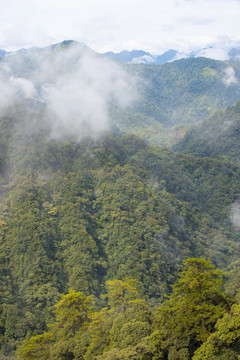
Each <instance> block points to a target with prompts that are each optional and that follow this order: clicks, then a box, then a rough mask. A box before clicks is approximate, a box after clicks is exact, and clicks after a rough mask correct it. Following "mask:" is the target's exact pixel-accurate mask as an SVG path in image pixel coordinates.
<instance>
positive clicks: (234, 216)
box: [230, 201, 240, 229]
mask: <svg viewBox="0 0 240 360" xmlns="http://www.w3.org/2000/svg"><path fill="white" fill-rule="evenodd" d="M230 220H231V222H232V224H233V225H234V226H235V227H236V228H238V229H240V202H238V201H237V202H235V203H234V204H232V205H231V208H230Z"/></svg>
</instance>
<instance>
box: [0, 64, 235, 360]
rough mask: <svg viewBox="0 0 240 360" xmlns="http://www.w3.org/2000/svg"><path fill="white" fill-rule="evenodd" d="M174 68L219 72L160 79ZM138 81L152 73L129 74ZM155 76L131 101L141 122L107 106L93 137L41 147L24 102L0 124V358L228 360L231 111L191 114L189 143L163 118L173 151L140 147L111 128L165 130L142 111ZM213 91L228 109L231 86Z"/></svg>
mask: <svg viewBox="0 0 240 360" xmlns="http://www.w3.org/2000/svg"><path fill="white" fill-rule="evenodd" d="M25 60H26V59H25ZM186 63H189V64H190V63H191V64H192V66H193V65H194V64H195V65H194V66H196V69H200V70H199V71H200V72H201V73H202V71H203V70H202V69H201V66H203V67H204V69H205V70H204V74H205V73H206V74H207V76H210V75H209V74H210V73H211V71H210V70H208V71H207V70H206V66H207V65H206V64H207V63H208V64H210V63H211V66H213V65H214V66H218V68H216V69H215V71H216V73H218V74H220V73H221V71H223V70H221V69H224V68H225V66H226V63H223V62H215V61H213V62H211V61H210V60H207V59H190V60H181V61H179V62H175V63H174V64H166V74H169V73H168V71H169V69H171V71H173V72H174V69H177V68H179V69H180V70H179V74H182V76H183V77H184V76H185V75H184V74H185V73H184V69H186V66H185V65H186ZM201 64H202V65H201ZM233 66H234V67H235V71H236V76H239V75H238V73H237V69H238V67H239V64H238V63H236V64H234V65H233ZM126 67H128V66H126ZM190 68H191V66H190ZM163 69H164V67H158V66H156V73H155V75H154V74H152V77H153V79H155V80H156V81H157V79H158V76H159V74H158V73H159V72H162V75H161V76H163V75H164V71H163ZM19 71H20V70H19ZM144 71H145V72H146V74H149V73H151V72H153V68H151V66H146V68H144V67H143V66H142V65H134V66H133V67H132V68H131V73H134V72H135V73H138V74H139V72H144ZM194 71H195V70H194ZM216 73H214V74H215V75H216ZM186 74H187V70H186ZM206 74H205V75H206ZM205 75H204V76H205ZM215 75H214V76H215ZM138 76H139V75H138ZM146 76H147V77H149V75H146ZM165 76H166V84H165V85H166V87H165V86H163V85H162V90H161V91H160V90H157V89H158V86H157V85H156V84H155V85H156V91H158V95H156V98H154V96H153V94H151V96H150V95H149V92H146V94H148V95H147V96H146V94H145V98H146V99H147V98H148V97H149V101H150V98H151V99H152V100H151V101H152V102H153V104H152V109H153V110H152V111H153V112H154V113H153V112H152V113H151V106H150V105H149V103H148V105H146V102H144V101H143V100H142V102H141V101H140V102H139V103H138V104H135V105H134V106H135V108H133V107H132V108H130V109H128V110H123V109H120V107H118V106H116V104H113V103H112V104H111V106H112V107H111V116H112V117H111V124H112V126H111V127H109V128H108V129H106V130H105V131H102V133H101V136H84V137H82V138H81V139H79V138H78V137H77V136H74V135H73V133H72V132H71V133H66V135H65V136H64V137H63V136H62V137H57V138H54V137H52V136H51V135H52V132H51V131H52V128H51V124H50V123H49V117H50V111H49V109H47V107H46V106H45V105H42V104H41V103H39V102H38V101H35V102H34V101H33V99H32V100H31V101H30V100H29V101H25V102H21V103H20V102H17V101H16V102H15V103H14V104H11V106H10V105H9V106H8V108H7V110H6V111H5V112H4V114H2V115H1V117H0V130H1V131H0V247H1V252H0V347H1V355H0V359H1V360H6V359H11V360H15V359H18V360H33V359H41V360H47V359H49V360H73V359H79V360H80V359H81V360H103V359H104V360H127V359H133V360H134V359H135V360H140V359H141V360H148V359H149V360H158V359H159V360H168V359H169V360H190V359H193V360H204V359H206V360H207V359H209V360H217V359H224V360H225V359H229V360H235V359H236V360H237V359H238V357H239V356H240V351H239V349H240V320H239V311H240V305H239V301H240V261H239V253H240V200H239V199H240V163H239V147H240V144H239V136H238V134H239V119H240V113H239V103H237V104H236V105H234V106H232V107H231V108H228V109H226V110H221V111H217V112H215V113H213V115H211V116H210V117H209V118H207V119H206V120H202V119H204V116H205V115H206V116H207V115H208V114H207V112H205V113H204V115H201V114H200V113H199V117H198V118H196V119H195V120H194V118H193V119H192V121H191V122H192V123H194V122H196V124H193V125H191V128H190V129H189V131H187V130H186V127H185V125H186V123H187V122H188V123H189V122H190V120H188V119H187V115H186V119H185V121H182V123H181V122H180V120H179V122H178V120H176V119H175V118H174V117H172V123H171V122H169V126H170V127H171V126H172V125H173V124H174V126H175V125H176V124H180V125H181V126H183V128H184V133H185V132H186V131H187V132H186V135H185V136H183V135H182V136H180V138H179V139H178V143H177V144H175V145H174V147H173V148H170V147H161V146H152V145H151V144H149V143H146V142H145V140H144V139H142V138H141V137H140V136H137V135H136V133H135V134H134V132H135V131H132V132H133V134H132V133H131V131H130V130H126V128H125V129H124V128H122V127H121V126H119V124H120V120H121V119H123V118H124V116H125V115H126V119H128V120H129V121H130V122H131V124H132V127H134V126H135V125H134V124H135V122H134V121H135V120H136V121H137V119H138V115H137V114H140V113H142V120H141V121H143V119H144V117H146V116H149V118H151V117H152V116H153V117H154V118H156V117H157V114H159V119H158V120H157V121H158V123H159V124H161V126H163V125H164V126H165V127H164V129H167V127H166V124H164V121H162V123H161V121H160V119H161V118H162V115H161V113H160V110H159V108H158V107H156V106H159V107H161V105H157V103H158V104H161V98H160V97H159V94H160V93H161V92H162V94H164V89H165V91H166V93H167V91H168V90H167V83H168V81H167V79H168V77H169V75H165ZM191 76H192V75H191V74H189V78H191ZM211 76H212V75H211ZM169 79H171V77H169ZM211 79H212V78H211ZM209 81H210V80H209ZM214 81H217V80H216V79H215V80H214ZM218 81H219V82H221V81H220V80H219V79H218ZM187 83H189V79H186V80H185V83H184V84H187ZM159 84H160V80H159ZM169 84H171V82H170V83H169ZM221 84H223V83H222V82H221ZM39 86H40V85H39ZM159 86H160V85H159ZM175 86H176V84H175V85H174V81H173V79H172V85H171V88H173V87H175ZM179 86H180V85H179ZM184 86H185V85H184ZM189 86H190V85H189ZM195 86H196V88H194V86H193V85H192V87H191V92H190V93H191V99H189V102H191V103H192V104H194V102H196V104H197V99H198V100H199V102H200V97H198V96H197V95H196V93H197V90H196V89H197V88H198V86H199V84H198V85H196V84H195ZM203 88H204V89H205V87H204V86H203ZM215 88H216V89H218V91H219V94H218V95H219V96H217V95H216V94H213V96H212V100H211V98H210V95H206V96H207V97H208V99H209V101H211V103H212V107H213V108H216V109H219V107H220V103H221V100H220V99H221V96H222V98H223V97H224V98H225V99H226V100H225V101H226V102H225V103H222V104H221V105H222V107H224V106H225V105H226V106H227V105H232V103H231V102H233V103H234V101H235V100H238V98H239V97H238V91H239V90H238V86H237V84H235V85H234V86H231V85H229V86H225V85H224V84H223V88H224V89H226V92H227V93H224V94H221V96H220V93H221V91H220V90H219V87H217V86H216V87H215ZM223 88H222V89H223ZM147 89H148V88H147ZM147 89H146V91H147ZM152 89H154V86H153V84H152ZM169 89H170V87H169ZM177 89H178V88H177V86H176V91H178V90H177ZM194 89H195V90H194ZM234 89H235V90H234ZM148 90H149V89H148ZM149 91H150V90H149ZM169 91H170V90H169ZM199 91H200V88H199ZM216 91H217V90H216ZM210 92H211V90H209V94H210ZM231 92H232V95H231ZM182 93H183V94H182V95H183V96H184V93H185V92H184V91H182ZM188 95H189V94H187V93H185V96H186V97H188ZM176 96H177V94H175V95H174V96H173V98H172V100H171V99H169V101H170V102H169V105H166V106H167V107H168V106H169V111H170V109H171V106H172V105H171V101H172V103H173V102H174V99H175V98H176ZM189 96H190V95H189ZM214 98H215V101H216V102H215V103H213V99H214ZM233 100H234V101H233ZM146 101H147V100H146ZM201 101H203V99H202V100H201ZM217 101H218V102H219V103H218V105H217ZM182 102H183V97H181V99H179V104H180V103H182ZM229 102H230V104H229ZM140 105H141V106H140ZM208 105H209V104H208ZM137 106H139V109H138V110H137ZM185 106H186V108H187V107H188V105H187V103H185ZM204 106H205V105H204ZM206 106H207V105H206ZM144 108H145V110H144ZM165 109H166V108H165ZM148 110H149V111H148ZM209 111H210V110H209ZM124 114H125V115H124ZM134 114H135V115H136V117H134V116H135V115H134ZM147 114H148V115H147ZM186 114H187V113H186ZM117 115H119V119H120V120H119V122H118V121H117V120H116V118H117ZM51 116H52V114H51ZM128 116H129V117H128ZM189 116H190V115H189ZM130 119H131V120H130ZM134 119H135V120H134ZM189 119H190V117H189ZM200 120H202V121H201V122H200V123H199V122H198V121H200ZM136 124H137V122H136ZM155 130H156V129H155ZM155 130H154V129H152V133H154V132H156V131H155ZM166 131H167V130H166ZM166 134H167V135H166ZM90 135H91V134H90ZM139 135H140V134H139ZM155 135H156V136H157V133H156V134H155ZM165 135H166V136H169V133H168V132H165ZM165 135H164V136H165ZM159 137H160V138H161V134H159ZM170 137H171V135H170ZM143 138H145V137H144V136H143ZM174 142H176V137H175V140H174Z"/></svg>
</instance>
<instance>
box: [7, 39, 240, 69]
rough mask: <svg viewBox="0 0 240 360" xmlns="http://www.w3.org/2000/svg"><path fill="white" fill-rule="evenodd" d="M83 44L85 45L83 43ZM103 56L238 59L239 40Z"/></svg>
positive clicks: (137, 60)
mask: <svg viewBox="0 0 240 360" xmlns="http://www.w3.org/2000/svg"><path fill="white" fill-rule="evenodd" d="M63 43H66V44H69V43H77V42H75V41H72V40H66V41H63ZM83 46H85V45H83ZM33 49H38V48H37V47H32V48H30V49H24V48H22V49H19V50H17V51H15V52H7V51H5V50H0V57H2V56H6V55H11V54H14V53H25V52H27V51H28V50H33ZM103 55H104V56H107V57H110V58H112V59H115V60H118V61H120V62H123V63H127V64H154V65H163V64H166V63H168V62H172V61H175V60H179V59H182V58H197V57H206V58H211V59H215V60H234V61H239V60H240V43H239V42H235V43H233V42H231V43H229V42H227V41H225V42H224V41H223V42H216V43H213V44H210V45H207V46H206V47H203V48H200V49H197V50H194V51H190V52H185V51H179V50H174V49H169V50H167V51H165V52H164V53H162V54H157V55H156V54H154V55H153V54H151V53H150V52H148V51H144V50H131V51H128V50H123V51H121V52H113V51H108V52H106V53H104V54H103Z"/></svg>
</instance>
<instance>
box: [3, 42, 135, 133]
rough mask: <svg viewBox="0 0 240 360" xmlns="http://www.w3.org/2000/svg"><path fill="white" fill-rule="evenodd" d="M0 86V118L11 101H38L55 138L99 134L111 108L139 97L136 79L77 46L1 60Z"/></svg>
mask: <svg viewBox="0 0 240 360" xmlns="http://www.w3.org/2000/svg"><path fill="white" fill-rule="evenodd" d="M0 88H1V92H0V113H1V114H3V113H4V111H6V109H7V108H8V107H9V106H11V105H13V104H14V103H15V102H24V101H26V100H34V101H35V102H36V101H38V102H39V103H40V104H44V106H45V107H46V108H47V110H48V116H47V121H48V125H49V127H50V133H49V137H50V138H55V139H59V138H63V137H66V136H74V138H76V139H81V138H83V137H85V136H93V137H96V136H98V135H100V134H101V133H102V132H104V131H105V130H107V129H108V127H109V109H110V106H112V105H113V104H114V105H116V106H119V107H123V108H126V107H129V106H131V105H132V104H133V103H134V101H135V100H136V99H137V97H138V95H137V94H138V91H137V88H138V80H137V79H136V78H134V77H133V76H130V75H129V74H128V73H127V71H126V70H124V68H123V67H122V66H121V65H120V64H118V63H117V62H115V61H113V60H111V59H107V58H105V57H103V56H100V55H97V54H96V53H94V52H93V51H92V50H90V49H89V48H87V47H86V46H84V45H81V44H78V43H77V44H75V43H73V44H70V45H69V44H67V45H61V44H59V45H55V46H53V47H48V48H44V49H32V50H29V51H27V52H25V53H23V54H13V55H10V56H6V57H5V58H4V59H3V60H2V61H1V63H0ZM45 120H46V119H45Z"/></svg>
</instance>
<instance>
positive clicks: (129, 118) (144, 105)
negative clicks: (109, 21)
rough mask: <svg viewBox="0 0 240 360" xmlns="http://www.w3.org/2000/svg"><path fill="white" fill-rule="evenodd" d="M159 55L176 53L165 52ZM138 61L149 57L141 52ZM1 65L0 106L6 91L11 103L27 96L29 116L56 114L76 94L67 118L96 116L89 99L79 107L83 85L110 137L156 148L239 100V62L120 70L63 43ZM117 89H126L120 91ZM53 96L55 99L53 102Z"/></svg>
mask: <svg viewBox="0 0 240 360" xmlns="http://www.w3.org/2000/svg"><path fill="white" fill-rule="evenodd" d="M125 55H126V54H125ZM135 55H136V53H134V56H135ZM165 55H166V56H171V55H172V56H173V55H176V54H175V52H174V51H171V52H170V53H168V54H165ZM141 56H148V55H146V53H145V55H143V54H142V53H141ZM165 59H166V58H165ZM159 61H161V59H159ZM0 66H1V67H2V68H3V74H5V75H4V76H6V79H8V78H9V77H10V78H11V80H10V81H9V82H7V80H4V83H5V84H6V82H7V84H8V86H6V85H5V86H4V89H5V90H4V91H5V102H8V97H9V96H10V95H11V94H12V93H13V95H14V96H15V97H17V98H19V96H21V101H23V98H25V100H24V101H25V102H28V105H29V106H30V104H31V106H32V110H33V109H37V108H41V107H44V106H45V105H46V102H47V101H51V103H52V104H53V103H54V108H55V110H56V111H57V112H58V113H59V115H61V114H62V113H65V112H66V111H65V109H64V107H63V108H61V110H60V105H59V104H63V102H64V99H66V98H69V96H71V94H72V93H74V96H75V97H76V101H75V102H73V101H72V100H71V99H70V98H69V104H71V106H73V105H74V104H77V103H81V106H77V105H76V106H73V108H74V110H72V111H73V112H74V115H73V116H76V114H79V115H78V116H85V115H83V112H85V111H87V112H88V113H89V112H90V113H91V116H92V117H95V116H96V115H95V114H94V107H91V108H90V107H88V101H84V94H85V93H86V92H81V87H82V86H84V87H87V89H88V91H89V92H90V93H92V100H93V99H96V101H99V100H97V99H99V96H100V101H101V102H103V103H104V105H101V106H100V107H101V111H100V113H102V112H103V111H104V112H106V114H105V115H104V116H103V117H102V119H103V120H101V121H102V122H101V121H100V123H102V124H103V127H104V126H105V125H104V124H105V120H104V119H105V118H108V123H109V125H110V127H111V128H112V129H115V131H117V132H118V131H120V132H123V133H129V132H132V133H134V134H136V135H139V136H141V137H142V138H143V139H145V140H146V141H148V142H149V143H151V144H158V145H172V144H174V143H176V142H177V141H179V140H181V139H182V137H183V136H184V134H185V132H186V130H187V129H188V127H189V125H190V124H192V123H194V122H198V121H201V120H203V119H205V118H207V117H208V116H209V115H210V114H211V113H212V112H213V111H215V110H221V109H224V108H227V107H229V106H231V105H233V104H234V103H236V102H237V101H238V100H239V98H240V88H239V83H240V63H239V62H237V61H232V62H224V61H216V60H212V59H207V58H186V59H180V60H178V61H174V62H169V63H166V64H163V65H152V64H132V63H131V64H127V65H126V64H121V63H117V62H115V61H114V60H113V59H107V58H106V57H104V56H101V55H99V54H97V53H95V52H94V51H93V50H91V49H90V48H88V47H87V46H86V45H84V44H80V43H77V42H74V41H64V42H62V43H59V44H55V45H52V46H49V47H45V48H32V49H29V50H27V51H21V52H17V53H15V54H11V55H8V56H3V57H1V58H0ZM6 69H8V72H6ZM108 74H109V75H108ZM116 74H119V75H117V77H118V81H116V80H114V81H115V83H116V85H117V86H115V87H112V85H111V82H110V79H114V78H115V79H116ZM120 74H121V75H120ZM103 77H105V80H104V81H103ZM96 78H97V79H98V81H97V82H96ZM122 84H126V86H125V85H124V86H125V88H124V89H122ZM10 85H11V86H10ZM9 86H10V88H8V87H9ZM105 88H107V94H105ZM101 89H104V91H101ZM121 89H122V90H121ZM114 92H118V97H120V98H122V99H124V102H125V103H127V102H129V104H130V106H127V107H126V106H119V104H117V101H116V96H115V95H114V96H115V98H114V96H113V95H111V96H110V94H113V93H114ZM63 93H64V94H63ZM136 93H137V96H135V95H134V94H136ZM86 94H87V93H86ZM133 95H134V96H135V99H134V101H133V100H131V98H132V97H133ZM56 96H59V97H61V100H60V101H57V98H56ZM110 99H111V100H110ZM92 100H91V101H92ZM86 107H87V110H85V108H86ZM102 110H103V111H102ZM66 115H67V114H66ZM67 118H68V121H69V122H70V123H71V124H72V127H73V129H74V128H75V126H76V125H75V124H74V121H73V120H72V119H73V118H71V117H69V116H68V115H67ZM100 118H101V117H99V119H100ZM73 131H74V130H73Z"/></svg>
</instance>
